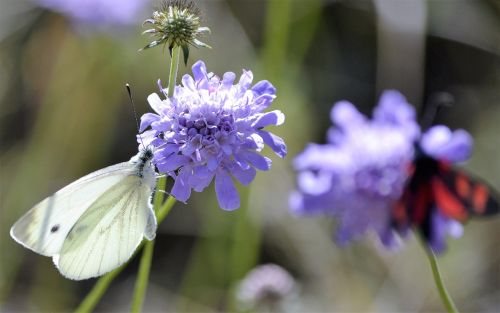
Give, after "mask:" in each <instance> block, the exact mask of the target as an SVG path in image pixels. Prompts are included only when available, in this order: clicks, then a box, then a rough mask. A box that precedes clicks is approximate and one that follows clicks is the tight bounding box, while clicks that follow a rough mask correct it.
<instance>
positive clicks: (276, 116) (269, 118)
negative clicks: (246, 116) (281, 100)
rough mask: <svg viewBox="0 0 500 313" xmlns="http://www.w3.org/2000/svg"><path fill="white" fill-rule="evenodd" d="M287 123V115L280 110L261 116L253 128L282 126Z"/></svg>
mask: <svg viewBox="0 0 500 313" xmlns="http://www.w3.org/2000/svg"><path fill="white" fill-rule="evenodd" d="M284 122H285V114H283V113H282V112H281V111H280V110H274V111H271V112H266V113H263V114H262V115H260V116H259V117H258V118H257V120H256V121H255V122H253V124H252V127H253V128H264V127H266V126H268V125H276V126H278V125H281V124H283V123H284Z"/></svg>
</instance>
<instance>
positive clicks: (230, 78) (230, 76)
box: [222, 72, 236, 89]
mask: <svg viewBox="0 0 500 313" xmlns="http://www.w3.org/2000/svg"><path fill="white" fill-rule="evenodd" d="M235 79H236V74H234V73H233V72H226V73H224V76H222V86H223V87H224V88H226V89H227V88H230V87H231V86H232V85H233V83H234V80H235Z"/></svg>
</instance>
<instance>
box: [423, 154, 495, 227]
mask: <svg viewBox="0 0 500 313" xmlns="http://www.w3.org/2000/svg"><path fill="white" fill-rule="evenodd" d="M437 168H438V170H437V173H436V175H434V177H433V178H432V181H431V184H432V187H433V193H434V199H435V201H436V206H437V207H438V209H439V210H440V212H441V213H443V215H445V216H447V217H450V218H453V219H455V220H458V221H461V222H464V221H466V220H467V219H468V217H469V216H489V215H493V214H498V213H499V212H500V203H499V201H498V199H499V197H498V196H497V194H496V192H495V190H494V189H493V188H492V187H491V186H490V185H488V184H487V183H485V182H483V181H481V180H479V179H476V178H472V177H471V175H469V174H467V173H465V172H464V171H461V170H458V169H455V168H452V167H451V166H450V165H449V164H447V163H445V162H442V161H438V167H437Z"/></svg>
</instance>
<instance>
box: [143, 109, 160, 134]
mask: <svg viewBox="0 0 500 313" xmlns="http://www.w3.org/2000/svg"><path fill="white" fill-rule="evenodd" d="M159 119H160V116H159V115H156V114H154V113H146V114H143V115H142V116H141V126H140V127H139V132H141V133H142V132H143V131H144V130H145V129H146V128H148V127H149V126H150V125H151V123H153V122H155V121H158V120H159Z"/></svg>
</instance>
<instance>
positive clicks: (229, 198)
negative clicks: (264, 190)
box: [215, 170, 240, 211]
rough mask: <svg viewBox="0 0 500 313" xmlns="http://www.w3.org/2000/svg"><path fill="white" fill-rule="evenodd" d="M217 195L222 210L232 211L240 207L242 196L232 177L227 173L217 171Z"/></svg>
mask: <svg viewBox="0 0 500 313" xmlns="http://www.w3.org/2000/svg"><path fill="white" fill-rule="evenodd" d="M215 193H216V194H217V200H218V201H219V205H220V207H221V208H222V209H224V210H228V211H232V210H235V209H237V208H239V206H240V196H239V195H238V190H236V187H235V186H234V183H233V180H232V179H231V176H229V174H228V173H227V172H226V171H225V170H220V171H217V174H216V175H215Z"/></svg>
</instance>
